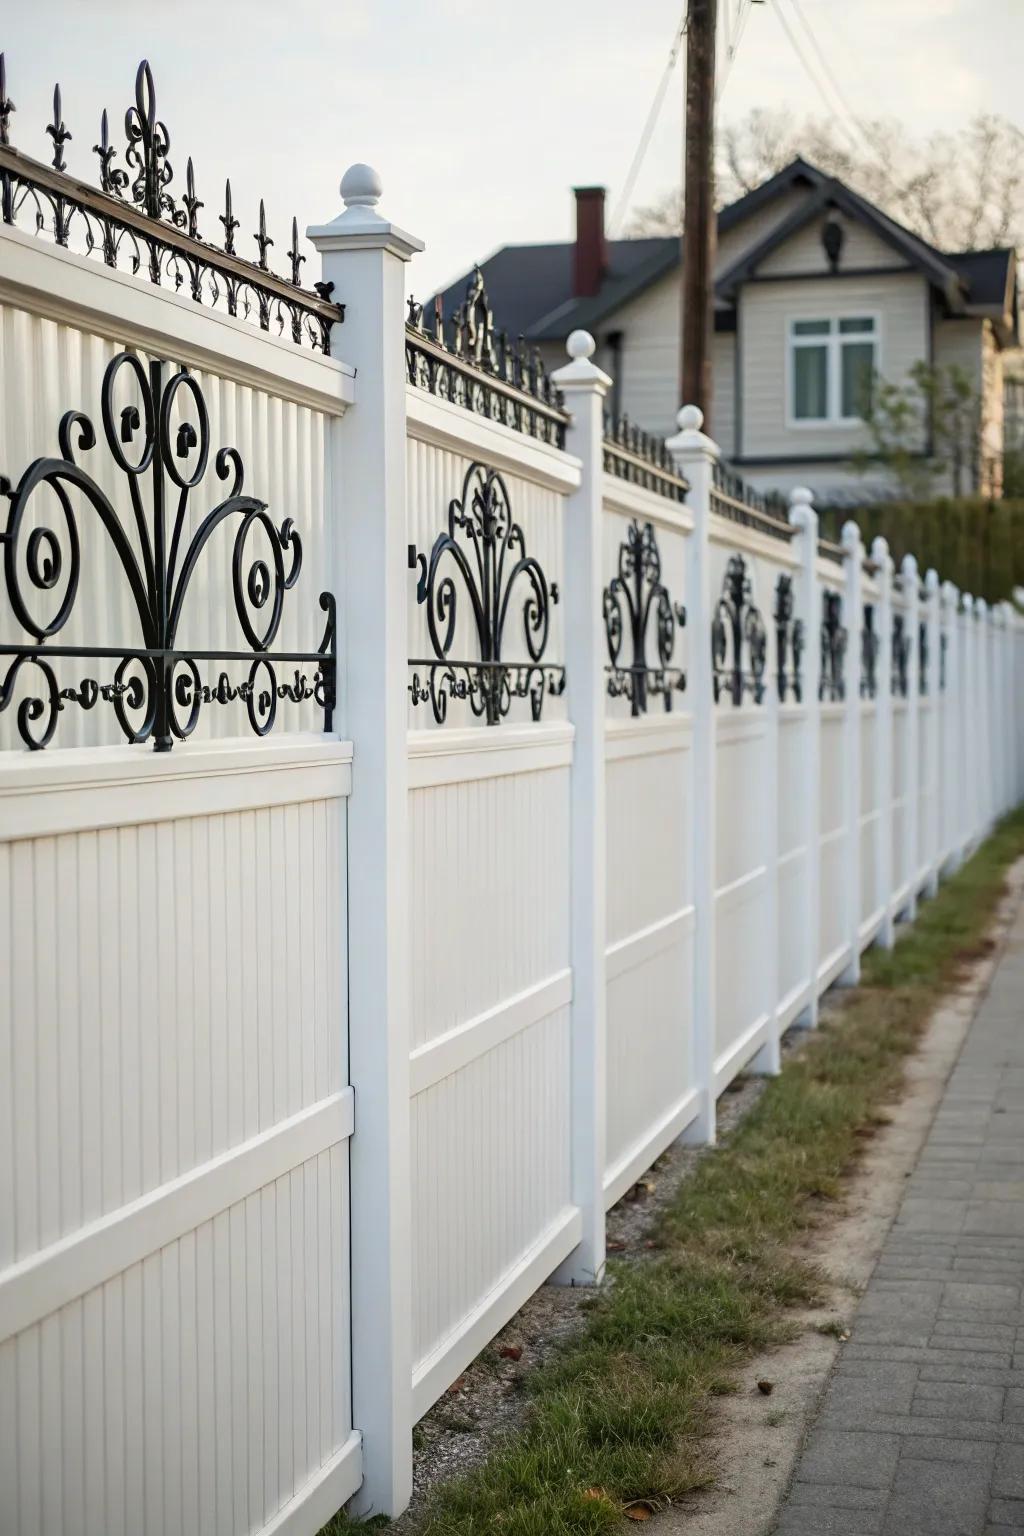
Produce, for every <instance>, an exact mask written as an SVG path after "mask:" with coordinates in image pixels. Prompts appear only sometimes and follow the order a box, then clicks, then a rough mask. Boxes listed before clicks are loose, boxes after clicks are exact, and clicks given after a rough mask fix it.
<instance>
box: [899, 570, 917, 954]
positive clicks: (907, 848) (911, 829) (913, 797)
mask: <svg viewBox="0 0 1024 1536" xmlns="http://www.w3.org/2000/svg"><path fill="white" fill-rule="evenodd" d="M900 577H901V581H902V587H901V591H902V594H903V599H904V603H905V607H904V610H903V612H904V623H905V624H906V636H905V638H906V640H907V641H908V642H909V643H908V645H907V729H906V736H905V741H906V748H907V751H906V758H905V763H904V772H905V774H906V795H905V796H904V807H903V860H904V865H905V867H906V869H907V872H908V879H909V881H910V886H909V889H908V891H907V898H906V901H905V902H904V903H903V906H902V907H901V908H900V910H899V911H898V912H897V913H896V916H897V917H903V918H904V919H905V920H906V921H907V922H908V923H912V922H913V921H914V919H915V918H916V916H917V889H918V887H917V877H918V873H919V869H920V861H919V851H918V844H919V838H918V835H917V829H918V815H919V810H918V802H919V801H920V798H921V765H920V763H919V761H918V727H919V725H920V719H921V711H920V708H919V703H920V700H919V697H918V692H919V690H918V676H919V659H920V658H919V655H918V651H919V647H920V633H919V624H920V617H921V593H920V579H919V576H918V571H917V560H916V559H915V557H914V556H913V555H904V556H903V561H902V564H901V565H900Z"/></svg>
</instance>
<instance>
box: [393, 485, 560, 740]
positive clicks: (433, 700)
mask: <svg viewBox="0 0 1024 1536" xmlns="http://www.w3.org/2000/svg"><path fill="white" fill-rule="evenodd" d="M446 561H449V562H451V565H452V566H454V571H452V570H451V569H447V570H446V569H445V562H446ZM409 569H410V570H412V571H416V570H418V572H419V579H418V581H417V584H416V601H417V602H418V603H425V604H426V607H427V630H428V633H429V636H430V643H431V646H432V648H433V652H434V654H433V656H427V657H423V656H413V657H410V659H409V666H410V669H411V671H412V681H411V682H410V685H409V693H410V696H411V698H412V702H413V704H420V703H424V702H427V701H429V702H430V705H431V708H432V709H433V712H434V719H435V720H436V721H437V723H438V724H439V725H442V724H443V723H444V721H445V719H446V717H447V713H448V701H449V699H463V700H465V701H466V702H468V704H469V707H470V709H471V710H472V711H473V714H474V715H477V716H479V717H482V718H484V719H486V721H487V724H488V725H497V724H498V723H499V722H500V721H501V720H502V719H503V718H504V716H505V715H507V714H508V712H509V710H510V708H511V707H512V701H513V700H514V699H529V701H530V708H531V712H532V714H533V718H534V720H539V719H540V716H541V711H542V709H543V706H544V698H545V695H547V694H552V695H558V694H561V693H562V692H563V691H564V689H565V668H564V667H562V666H557V665H554V664H552V663H551V662H548V661H545V659H544V653H545V651H546V650H547V644H548V633H549V630H550V624H551V609H552V607H553V606H554V604H556V603H557V602H558V587H557V585H556V583H554V582H551V583H549V582H548V580H547V577H546V576H545V574H544V572H543V570H542V569H541V567H540V564H539V562H538V561H537V560H536V559H535V558H534V557H533V555H528V554H527V553H526V540H525V537H524V535H523V530H522V527H521V525H520V524H519V523H517V522H515V521H514V520H513V517H512V511H511V506H510V503H509V494H508V487H507V486H506V484H505V481H504V479H503V478H502V476H501V475H500V474H499V473H498V471H497V470H496V469H488V467H487V466H486V465H485V464H478V463H474V464H471V465H470V466H469V469H468V470H467V471H466V477H465V479H464V481H463V483H462V494H461V496H460V497H457V498H456V499H455V500H453V501H452V502H451V503H450V504H449V507H448V526H447V528H446V529H445V530H444V531H443V532H442V533H440V534H438V536H437V538H436V539H435V540H434V545H433V548H432V549H431V551H430V554H429V556H428V555H425V554H423V553H421V552H420V551H419V550H417V548H416V546H415V544H410V545H409ZM456 575H458V576H459V577H460V578H461V583H462V586H463V587H464V588H465V593H466V597H467V598H468V607H469V612H470V615H471V618H472V621H473V625H474V628H475V630H476V638H477V644H478V646H479V651H480V655H479V657H476V658H461V657H455V656H453V655H452V654H451V652H452V646H453V645H454V643H455V638H456V625H457V620H458V613H459V607H458V596H459V588H458V585H457V583H456V580H455V577H456ZM517 587H518V588H520V589H521V590H522V591H523V605H522V618H523V637H524V639H525V642H526V650H527V655H528V659H527V660H525V661H509V660H506V659H505V658H504V657H503V655H502V650H503V645H504V639H505V621H506V619H507V618H508V614H509V609H510V607H511V604H512V596H513V592H514V591H515V590H516V588H517Z"/></svg>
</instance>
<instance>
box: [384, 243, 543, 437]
mask: <svg viewBox="0 0 1024 1536" xmlns="http://www.w3.org/2000/svg"><path fill="white" fill-rule="evenodd" d="M405 369H406V377H407V378H408V380H409V383H410V384H414V385H415V386H416V387H417V388H418V389H423V390H426V391H427V392H428V393H429V394H432V395H436V396H437V397H438V398H439V399H441V400H448V401H450V402H451V403H452V404H453V405H459V406H462V407H463V408H464V409H465V410H468V411H473V412H474V413H475V414H477V415H479V416H485V417H486V418H487V419H488V420H490V421H498V422H501V423H502V425H503V426H506V427H511V428H512V430H513V431H515V432H522V433H524V434H525V435H526V436H527V437H534V438H537V439H538V440H539V441H540V442H542V443H550V444H552V445H553V446H555V447H557V448H564V447H565V428H566V422H567V420H568V418H567V416H566V414H565V412H564V410H563V409H562V396H561V393H560V391H559V390H558V388H557V386H556V385H555V384H554V383H553V382H552V379H551V375H550V374H549V373H548V371H547V369H546V368H545V366H544V363H543V361H542V359H541V355H540V352H539V350H538V349H537V348H536V347H532V348H531V347H529V346H527V343H526V341H525V339H524V337H522V336H520V337H519V340H518V341H517V342H515V343H513V342H512V341H511V340H510V339H509V337H508V334H507V333H506V332H505V331H496V330H495V328H494V317H493V315H492V313H491V306H490V302H489V300H488V298H487V290H486V288H485V286H484V279H483V274H482V272H481V271H480V268H479V267H476V268H474V271H473V274H472V276H471V277H470V280H469V283H468V284H467V287H466V297H465V300H464V301H463V303H462V304H460V305H459V306H458V308H457V309H456V310H455V313H454V314H453V315H452V316H450V317H449V318H447V319H446V317H445V313H444V307H443V305H442V302H441V299H440V298H437V299H435V300H434V309H433V326H432V328H431V329H430V330H428V328H427V323H426V318H425V315H424V310H423V305H422V304H417V303H416V300H415V299H410V300H409V307H408V316H407V320H406V327H405Z"/></svg>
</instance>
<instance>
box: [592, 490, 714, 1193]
mask: <svg viewBox="0 0 1024 1536" xmlns="http://www.w3.org/2000/svg"><path fill="white" fill-rule="evenodd" d="M603 504H604V512H603V528H604V547H603V568H604V571H605V577H606V583H607V585H606V588H605V590H606V592H607V593H608V594H609V598H608V601H607V604H606V610H607V613H608V621H607V622H608V634H609V661H608V666H607V669H606V672H607V686H606V690H605V691H606V712H607V721H606V763H607V768H606V773H607V784H606V805H607V848H606V872H607V889H608V902H607V949H606V985H607V1053H608V1054H607V1063H608V1065H607V1127H606V1172H605V1200H606V1202H607V1203H608V1204H609V1205H612V1204H614V1202H615V1201H616V1200H618V1199H619V1198H620V1196H621V1195H622V1193H623V1191H624V1190H625V1189H627V1188H628V1187H629V1186H630V1184H632V1183H633V1182H634V1180H635V1179H636V1178H637V1177H638V1176H639V1175H640V1174H641V1173H642V1172H643V1171H644V1169H645V1168H647V1167H649V1166H650V1163H651V1162H652V1160H653V1159H654V1158H655V1157H656V1156H657V1155H658V1153H659V1152H661V1151H662V1150H663V1148H664V1147H665V1146H666V1145H667V1144H668V1143H669V1142H670V1141H672V1140H673V1139H674V1138H675V1137H676V1136H677V1135H679V1134H680V1132H681V1131H682V1130H683V1129H684V1128H685V1127H686V1125H688V1124H689V1122H690V1121H691V1120H692V1119H693V1117H694V1115H695V1113H696V1109H697V1093H696V1089H697V1082H696V1066H695V1062H694V1059H693V1038H692V1029H693V942H694V924H695V907H694V896H693V849H692V840H691V818H692V814H693V778H692V753H691V740H692V734H693V717H692V711H691V709H690V707H689V700H688V698H687V695H686V692H685V664H686V662H687V659H688V648H687V645H686V629H685V625H684V624H683V623H682V622H681V620H684V619H685V617H686V613H685V604H686V587H685V579H686V578H685V571H686V547H685V545H686V536H687V531H688V527H689V516H688V514H687V513H685V512H684V511H683V509H682V507H681V506H680V504H679V503H678V502H677V501H676V502H673V501H672V500H670V499H668V498H667V497H664V496H658V495H655V494H654V493H652V492H649V491H646V490H642V489H639V488H636V487H630V486H628V485H627V484H624V483H623V481H622V480H621V478H618V477H616V476H615V475H612V474H606V475H605V477H604V495H603ZM659 590H663V592H664V600H663V603H662V604H661V608H662V617H663V620H664V623H666V624H667V625H668V629H667V631H663V632H662V634H663V639H664V646H663V650H662V651H659V647H658V641H659V623H658V619H659V602H658V593H659ZM666 605H667V606H666ZM665 614H667V615H669V617H668V618H667V619H665V618H664V615H665ZM634 616H635V619H636V626H635V629H634V624H633V622H632V621H633V619H634ZM620 636H621V639H620V638H619V637H620ZM612 655H614V656H615V662H614V663H612V661H611V657H612Z"/></svg>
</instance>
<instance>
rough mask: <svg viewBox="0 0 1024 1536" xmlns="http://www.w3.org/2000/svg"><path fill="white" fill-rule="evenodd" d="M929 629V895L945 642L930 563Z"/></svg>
mask: <svg viewBox="0 0 1024 1536" xmlns="http://www.w3.org/2000/svg"><path fill="white" fill-rule="evenodd" d="M924 591H925V614H924V623H925V632H926V634H927V636H928V667H927V669H926V673H925V698H926V699H927V701H928V720H927V742H928V746H927V754H928V755H927V758H926V761H927V763H928V774H929V780H930V783H931V786H932V791H931V805H930V807H929V810H928V816H927V819H926V823H925V830H926V838H927V848H926V849H925V850H924V852H925V853H926V855H927V859H928V878H927V880H926V881H925V888H924V890H925V895H926V896H937V895H938V892H939V838H940V828H941V825H942V762H941V759H940V757H939V740H940V737H939V709H940V707H941V704H942V699H941V696H940V692H939V667H940V665H941V663H942V657H941V655H940V654H939V652H940V647H941V644H942V639H941V636H942V625H941V621H940V616H939V573H938V571H936V570H935V569H934V568H933V567H931V566H929V568H928V570H927V571H926V572H925V577H924Z"/></svg>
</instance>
